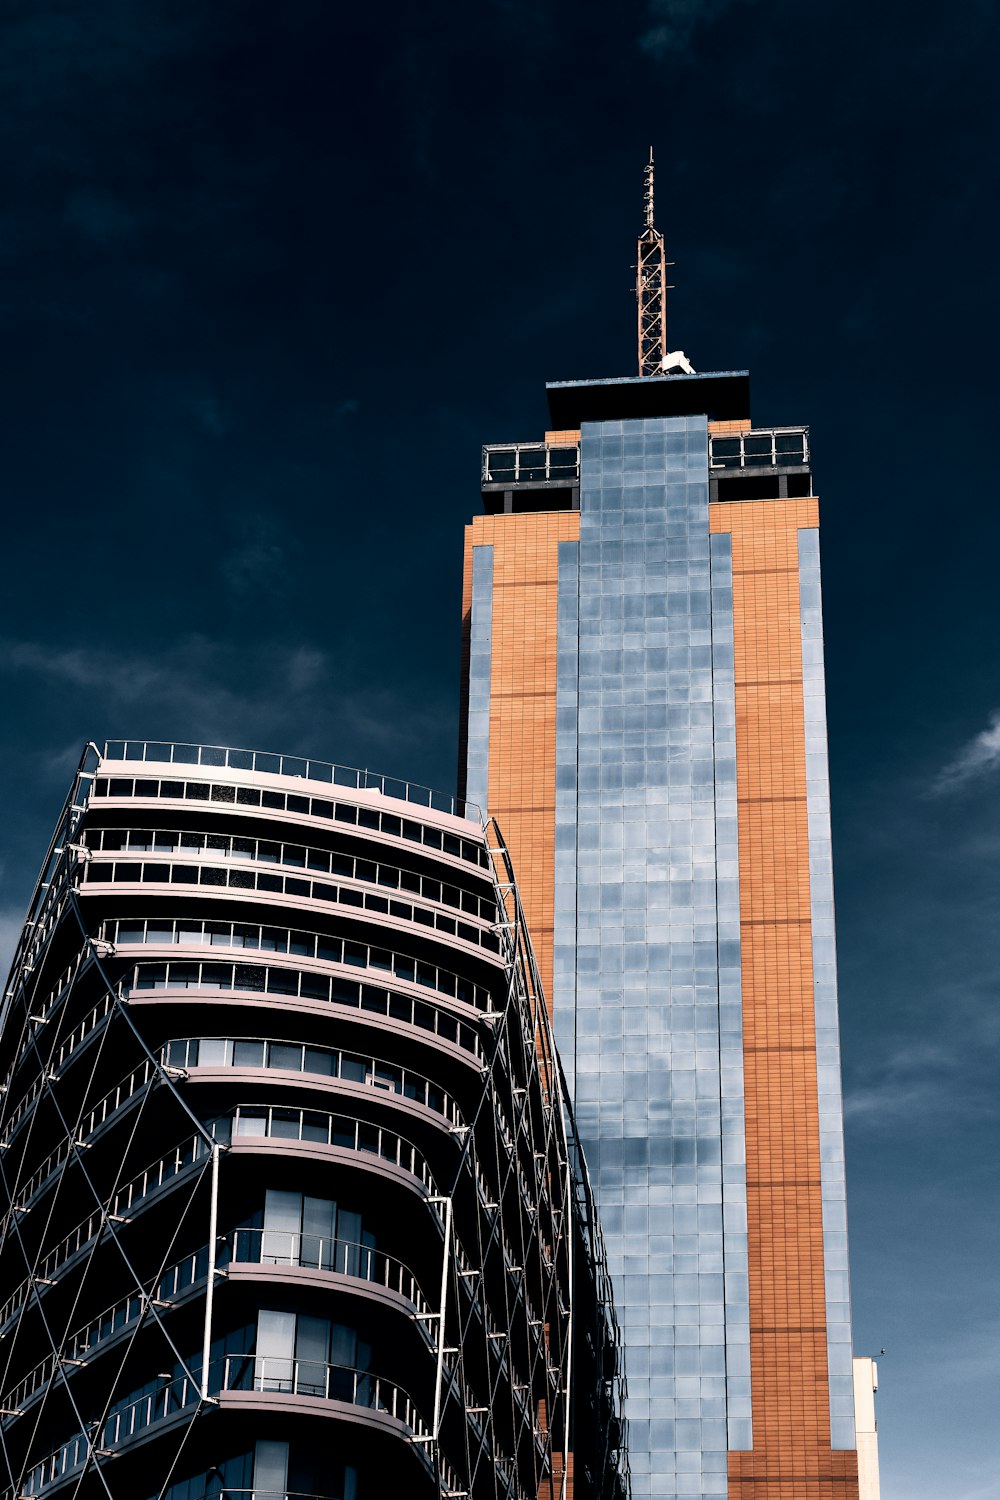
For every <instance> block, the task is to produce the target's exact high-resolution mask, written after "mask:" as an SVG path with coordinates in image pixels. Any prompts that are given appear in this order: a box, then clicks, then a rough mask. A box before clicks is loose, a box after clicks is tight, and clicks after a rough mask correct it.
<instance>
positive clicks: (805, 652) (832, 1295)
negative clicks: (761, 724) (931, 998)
mask: <svg viewBox="0 0 1000 1500" xmlns="http://www.w3.org/2000/svg"><path fill="white" fill-rule="evenodd" d="M799 608H800V613H801V620H802V690H803V705H804V718H805V737H806V811H807V816H808V820H809V897H810V908H811V911H810V915H811V918H812V949H813V983H814V986H815V1002H816V1071H817V1080H818V1101H819V1144H820V1184H821V1192H822V1199H823V1277H824V1285H825V1290H826V1336H827V1357H828V1360H829V1370H830V1439H831V1444H832V1446H833V1447H834V1448H853V1447H854V1446H855V1441H856V1439H855V1431H854V1382H853V1375H852V1343H851V1289H850V1276H849V1270H848V1262H847V1182H846V1178H845V1173H844V1105H843V1097H842V1088H841V1075H840V1023H839V1017H838V1014H837V955H836V949H835V938H834V917H833V853H832V847H831V839H830V778H829V769H828V757H827V740H826V686H825V682H824V673H823V611H822V599H821V595H820V571H819V532H818V531H817V530H816V529H815V527H803V528H802V529H801V530H800V531H799Z"/></svg>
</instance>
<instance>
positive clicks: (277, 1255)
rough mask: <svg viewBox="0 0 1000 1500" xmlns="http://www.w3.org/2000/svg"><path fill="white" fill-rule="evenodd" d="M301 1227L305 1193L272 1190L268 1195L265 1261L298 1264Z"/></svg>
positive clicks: (263, 1238)
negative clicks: (303, 1194) (303, 1195)
mask: <svg viewBox="0 0 1000 1500" xmlns="http://www.w3.org/2000/svg"><path fill="white" fill-rule="evenodd" d="M301 1225H302V1194H301V1193H288V1192H285V1191H284V1190H283V1189H281V1188H268V1189H267V1192H266V1194H265V1196H264V1233H263V1237H262V1241H261V1259H262V1260H264V1261H266V1262H269V1263H280V1264H283V1265H284V1264H293V1265H294V1264H296V1263H297V1262H298V1257H299V1233H300V1230H301Z"/></svg>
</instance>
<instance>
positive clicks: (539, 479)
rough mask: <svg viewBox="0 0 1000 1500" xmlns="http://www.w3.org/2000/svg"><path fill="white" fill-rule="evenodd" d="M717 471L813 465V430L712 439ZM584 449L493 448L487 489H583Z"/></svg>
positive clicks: (487, 460)
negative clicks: (546, 486)
mask: <svg viewBox="0 0 1000 1500" xmlns="http://www.w3.org/2000/svg"><path fill="white" fill-rule="evenodd" d="M708 448H709V466H710V468H712V469H757V468H779V467H788V468H797V467H804V466H806V465H808V463H809V429H808V427H762V428H753V429H751V430H750V431H749V432H740V433H734V434H733V435H732V436H728V435H727V436H725V437H720V436H716V435H713V434H710V435H709V439H708ZM579 480H580V445H579V444H578V443H574V444H572V445H570V444H567V445H562V444H556V443H489V444H487V445H486V446H485V447H484V448H483V480H482V482H483V484H484V485H487V484H497V485H518V484H552V483H563V484H567V485H572V484H578V483H579Z"/></svg>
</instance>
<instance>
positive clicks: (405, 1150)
mask: <svg viewBox="0 0 1000 1500" xmlns="http://www.w3.org/2000/svg"><path fill="white" fill-rule="evenodd" d="M230 1121H231V1122H232V1140H233V1143H234V1144H236V1143H237V1142H239V1141H247V1140H252V1139H258V1140H259V1139H261V1138H264V1139H272V1140H273V1139H278V1140H284V1141H308V1142H309V1143H311V1144H316V1145H319V1146H337V1147H340V1148H341V1149H342V1150H345V1151H364V1152H367V1153H368V1154H370V1155H372V1156H378V1157H380V1158H381V1160H382V1161H387V1162H390V1163H391V1164H392V1165H393V1166H396V1167H401V1168H402V1169H403V1171H404V1172H409V1173H410V1175H411V1176H412V1177H416V1178H417V1180H418V1181H419V1182H421V1183H423V1185H424V1187H425V1188H426V1189H427V1191H428V1193H429V1194H431V1195H434V1194H435V1193H436V1192H437V1189H436V1187H435V1184H434V1178H433V1177H432V1175H431V1170H430V1168H429V1167H428V1165H427V1162H426V1160H425V1158H424V1156H423V1154H422V1153H421V1152H420V1151H418V1150H417V1148H416V1146H414V1145H412V1144H411V1143H410V1142H409V1141H408V1140H406V1139H405V1137H403V1136H401V1135H399V1134H398V1133H397V1132H396V1131H395V1130H386V1129H385V1128H384V1127H383V1126H381V1125H370V1124H369V1123H368V1122H367V1121H366V1120H355V1119H352V1118H351V1116H350V1115H335V1114H328V1113H327V1112H326V1110H321V1109H292V1108H288V1107H285V1106H283V1105H246V1104H240V1105H238V1106H237V1107H236V1109H234V1110H233V1111H232V1114H230V1115H229V1116H228V1117H225V1118H223V1119H220V1120H218V1121H216V1135H217V1136H218V1137H219V1138H220V1139H221V1138H222V1135H223V1130H224V1127H225V1126H226V1125H227V1124H228V1123H229V1122H230Z"/></svg>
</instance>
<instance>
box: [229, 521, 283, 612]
mask: <svg viewBox="0 0 1000 1500" xmlns="http://www.w3.org/2000/svg"><path fill="white" fill-rule="evenodd" d="M239 529H240V540H239V543H238V544H237V546H235V547H234V548H233V549H232V551H231V552H227V553H226V554H225V555H224V556H223V558H222V560H221V562H220V564H219V571H220V572H221V574H222V577H223V579H224V581H225V583H226V587H227V588H228V589H230V590H231V592H232V593H234V594H235V595H237V596H238V597H245V596H246V595H248V594H253V595H254V597H255V598H260V597H261V595H263V594H270V595H272V596H273V595H275V594H281V593H284V591H285V588H286V585H287V582H288V576H289V567H288V550H287V547H286V546H285V543H284V541H283V540H282V538H283V537H284V536H287V534H288V533H287V529H286V530H285V531H284V532H283V531H281V530H280V529H279V528H278V526H277V525H276V524H275V522H274V521H273V520H272V519H271V517H270V516H267V515H250V516H244V517H243V519H242V521H241V522H240V528H239Z"/></svg>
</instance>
